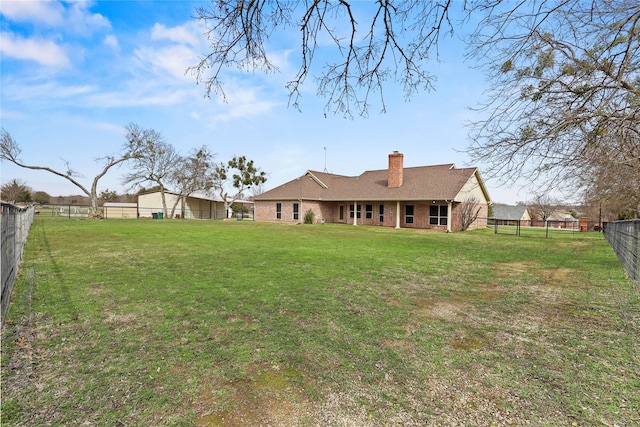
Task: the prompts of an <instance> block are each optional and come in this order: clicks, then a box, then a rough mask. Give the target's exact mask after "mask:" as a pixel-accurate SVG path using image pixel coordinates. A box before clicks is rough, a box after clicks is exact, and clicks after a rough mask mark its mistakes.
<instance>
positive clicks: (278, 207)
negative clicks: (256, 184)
mask: <svg viewBox="0 0 640 427" xmlns="http://www.w3.org/2000/svg"><path fill="white" fill-rule="evenodd" d="M276 219H282V203H276Z"/></svg>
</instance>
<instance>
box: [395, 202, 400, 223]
mask: <svg viewBox="0 0 640 427" xmlns="http://www.w3.org/2000/svg"><path fill="white" fill-rule="evenodd" d="M396 228H400V200H398V201H397V202H396Z"/></svg>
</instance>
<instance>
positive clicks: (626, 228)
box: [604, 219, 640, 290]
mask: <svg viewBox="0 0 640 427" xmlns="http://www.w3.org/2000/svg"><path fill="white" fill-rule="evenodd" d="M604 236H605V238H606V239H607V241H608V242H609V244H610V245H611V247H612V248H613V251H614V252H615V253H616V255H617V256H618V258H619V259H620V261H621V262H622V265H623V266H624V269H625V270H626V272H627V274H628V275H629V277H630V278H631V280H632V281H633V282H634V283H635V285H636V287H637V288H638V290H640V261H638V256H639V251H640V219H632V220H629V221H614V222H607V223H605V224H604Z"/></svg>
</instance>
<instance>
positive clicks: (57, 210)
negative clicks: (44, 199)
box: [36, 204, 91, 218]
mask: <svg viewBox="0 0 640 427" xmlns="http://www.w3.org/2000/svg"><path fill="white" fill-rule="evenodd" d="M36 213H37V214H38V215H41V216H55V217H62V218H88V217H89V214H91V206H88V205H59V204H58V205H56V204H45V205H40V206H38V207H37V208H36Z"/></svg>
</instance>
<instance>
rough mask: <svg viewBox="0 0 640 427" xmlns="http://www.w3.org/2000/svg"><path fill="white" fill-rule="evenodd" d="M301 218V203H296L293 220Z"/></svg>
mask: <svg viewBox="0 0 640 427" xmlns="http://www.w3.org/2000/svg"><path fill="white" fill-rule="evenodd" d="M298 218H300V204H299V203H294V204H293V219H298Z"/></svg>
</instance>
